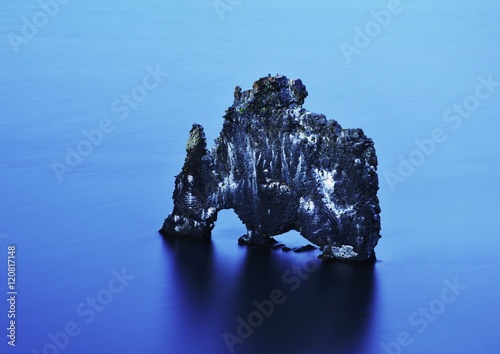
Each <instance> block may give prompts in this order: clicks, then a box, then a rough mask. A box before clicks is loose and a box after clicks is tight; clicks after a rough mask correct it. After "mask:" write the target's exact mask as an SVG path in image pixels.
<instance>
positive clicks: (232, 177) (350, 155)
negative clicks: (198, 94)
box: [160, 75, 380, 262]
mask: <svg viewBox="0 0 500 354" xmlns="http://www.w3.org/2000/svg"><path fill="white" fill-rule="evenodd" d="M307 95H308V93H307V90H306V87H305V86H304V84H303V83H302V81H301V80H299V79H297V80H290V79H288V78H287V77H285V76H280V75H278V76H274V77H272V76H267V77H263V78H261V79H259V80H257V81H256V82H255V83H254V84H253V89H251V90H247V91H243V90H242V89H241V88H240V87H239V86H237V87H236V88H235V91H234V102H233V105H232V106H231V107H229V109H228V110H227V111H226V114H225V115H224V121H223V126H222V130H221V132H220V135H219V137H218V138H217V139H216V140H215V145H214V146H213V147H212V148H211V149H210V150H208V149H207V143H206V139H205V133H204V131H203V127H202V126H201V125H199V124H193V128H192V129H191V131H190V136H189V139H188V142H187V146H186V152H187V156H186V160H185V162H184V166H183V168H182V171H181V172H180V173H179V174H178V175H177V176H176V178H175V190H174V193H173V199H174V208H173V211H172V212H171V213H170V215H169V216H168V217H167V219H166V220H165V222H164V224H163V227H162V228H161V230H160V233H161V234H163V235H165V236H166V237H170V236H178V237H189V238H196V239H208V238H210V237H211V232H212V229H213V227H214V225H215V221H216V220H217V213H218V212H219V211H220V210H222V209H233V210H234V212H235V213H236V215H238V217H239V218H240V220H241V221H242V222H243V224H244V225H245V226H246V228H247V233H246V234H245V235H243V236H241V237H240V238H239V240H238V241H239V243H240V244H246V245H252V246H262V247H269V246H272V245H273V244H274V243H275V242H276V241H275V240H274V239H273V238H272V237H273V236H276V235H279V234H282V233H285V232H288V231H290V230H296V231H298V232H299V233H300V234H301V235H302V236H303V237H304V238H306V239H307V240H309V241H310V242H311V243H313V244H315V245H317V246H319V247H320V249H321V251H322V255H321V256H320V257H322V258H323V259H337V260H344V261H354V262H373V261H374V260H375V250H374V249H375V246H376V245H377V242H378V239H379V238H380V207H379V200H378V198H377V191H378V176H377V156H376V154H375V148H374V145H373V141H372V140H371V139H370V138H368V137H367V136H366V135H365V134H364V132H363V130H361V129H343V128H342V127H341V126H340V124H339V123H338V122H337V121H335V120H333V119H327V118H326V117H325V116H324V115H322V114H317V113H312V112H310V111H308V110H307V109H305V108H303V107H302V105H303V104H304V100H305V98H306V97H307Z"/></svg>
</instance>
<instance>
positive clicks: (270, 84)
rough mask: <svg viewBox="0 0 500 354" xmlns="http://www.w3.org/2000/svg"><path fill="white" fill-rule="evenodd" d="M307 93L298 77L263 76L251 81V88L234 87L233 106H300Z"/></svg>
mask: <svg viewBox="0 0 500 354" xmlns="http://www.w3.org/2000/svg"><path fill="white" fill-rule="evenodd" d="M307 95H308V93H307V90H306V87H305V85H304V84H303V83H302V81H301V80H300V79H297V80H293V79H288V78H287V77H286V76H282V75H277V76H265V77H262V78H260V79H259V80H257V81H255V82H254V83H253V88H252V89H251V90H247V91H242V89H241V87H240V86H236V88H235V89H234V103H233V107H238V106H247V105H250V104H253V105H254V106H256V107H257V108H258V107H273V106H274V107H279V108H294V107H297V106H302V105H303V104H304V100H305V98H306V97H307Z"/></svg>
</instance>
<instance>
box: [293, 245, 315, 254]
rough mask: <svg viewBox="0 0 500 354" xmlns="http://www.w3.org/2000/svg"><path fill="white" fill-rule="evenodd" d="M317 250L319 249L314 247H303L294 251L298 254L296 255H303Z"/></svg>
mask: <svg viewBox="0 0 500 354" xmlns="http://www.w3.org/2000/svg"><path fill="white" fill-rule="evenodd" d="M315 249H317V248H316V247H314V246H313V245H305V246H302V247H297V248H294V249H293V251H294V252H296V253H301V252H309V251H314V250H315Z"/></svg>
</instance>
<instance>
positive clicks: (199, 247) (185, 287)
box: [165, 238, 376, 354]
mask: <svg viewBox="0 0 500 354" xmlns="http://www.w3.org/2000/svg"><path fill="white" fill-rule="evenodd" d="M213 242H216V241H213ZM213 242H212V241H208V242H198V241H193V240H183V239H175V238H165V246H166V254H167V262H169V265H170V266H172V265H173V273H174V274H175V278H174V279H172V284H173V286H175V289H174V288H169V290H168V291H173V292H175V294H176V296H177V298H178V299H179V306H180V308H179V312H177V314H176V315H177V316H178V317H179V318H177V319H176V321H175V323H176V325H177V326H178V327H177V328H176V329H175V330H177V331H179V333H181V334H182V335H179V336H178V337H177V338H178V342H177V343H169V346H170V345H171V347H172V348H182V349H183V353H195V352H198V353H199V352H200V351H203V352H205V353H230V349H233V350H234V353H242V354H246V353H271V352H277V353H292V354H293V353H311V352H313V353H332V352H339V353H362V352H366V350H365V349H366V348H367V346H369V345H370V344H369V343H370V336H371V323H373V320H374V313H373V312H374V311H373V309H374V298H375V291H376V282H375V276H374V267H368V266H359V265H351V264H344V263H322V262H320V261H318V260H317V259H316V257H315V256H314V255H312V254H296V253H281V252H279V251H272V250H255V249H250V248H248V249H245V252H243V253H242V254H243V257H244V259H243V262H242V263H237V264H232V262H234V258H230V257H228V258H227V260H226V259H217V257H222V255H217V256H215V253H214V252H213V248H214V244H213ZM235 249H236V250H237V249H238V247H237V246H235ZM238 251H240V253H241V249H240V250H238ZM225 256H227V255H225ZM235 267H237V268H236V271H235ZM273 291H274V295H276V294H280V297H279V301H276V302H277V303H272V300H273V299H274V300H276V297H273V295H272V294H273ZM256 302H257V303H258V304H261V305H263V306H264V307H263V308H265V310H264V311H262V310H261V309H262V308H261V309H260V310H259V307H258V306H259V305H256ZM270 304H272V305H270ZM266 311H267V312H266ZM263 312H266V313H263ZM165 315H166V316H167V315H168V314H165ZM238 318H240V319H238ZM242 322H244V323H245V324H243V325H242ZM249 333H250V334H249ZM190 335H192V337H190ZM224 336H225V337H224ZM187 338H189V340H186V339H187ZM180 341H182V342H180Z"/></svg>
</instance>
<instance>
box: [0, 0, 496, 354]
mask: <svg viewBox="0 0 500 354" xmlns="http://www.w3.org/2000/svg"><path fill="white" fill-rule="evenodd" d="M223 2H224V3H226V4H231V3H232V4H233V5H227V6H229V7H230V8H231V9H232V11H227V12H225V13H224V14H223V18H222V19H221V17H220V16H219V14H218V13H217V11H216V10H215V8H214V6H213V3H212V1H208V0H204V1H176V2H170V3H168V4H165V3H164V2H161V1H150V2H147V3H141V4H140V5H139V4H138V3H136V2H133V1H113V0H112V1H107V2H106V3H102V2H98V1H86V2H81V1H71V2H68V3H67V4H64V5H60V6H59V9H58V10H57V11H55V10H54V9H53V10H52V11H54V12H57V13H56V14H55V15H54V16H53V17H48V16H46V19H47V21H46V22H47V23H46V24H44V23H43V21H44V17H43V14H42V15H40V13H39V12H40V11H41V10H40V6H39V4H38V3H37V2H36V1H27V0H23V1H17V2H15V3H4V4H2V5H0V13H1V14H2V21H0V34H1V42H0V53H1V54H0V68H1V69H0V73H1V74H0V112H1V120H0V166H1V169H0V186H1V188H0V202H1V204H0V264H4V266H2V267H0V272H1V273H2V274H4V275H2V276H0V279H1V280H0V281H1V282H2V283H3V285H0V289H2V290H1V294H2V295H1V297H5V298H6V299H7V298H8V295H7V247H8V245H16V262H17V277H16V279H17V283H16V286H17V291H18V294H17V303H16V305H17V307H16V343H15V344H16V346H15V347H12V346H10V345H8V344H7V342H8V339H7V337H6V335H7V331H6V330H2V335H1V336H0V348H1V352H2V353H23V354H24V353H29V354H36V353H40V354H49V353H50V354H53V353H72V354H87V353H94V354H109V353H176V354H177V353H181V354H185V353H186V354H189V353H217V354H218V353H229V352H230V350H229V349H230V348H232V349H233V350H234V352H235V353H321V354H322V353H377V354H379V353H399V352H401V353H497V352H498V350H500V341H499V340H498V336H497V328H498V325H499V324H500V323H499V320H498V311H499V309H500V306H499V305H500V303H499V302H500V300H499V299H498V292H499V291H500V287H499V286H498V284H497V283H498V282H497V278H498V274H499V271H500V261H499V257H498V254H499V252H498V249H499V247H500V237H499V236H500V235H499V231H498V227H497V222H496V221H497V218H498V202H497V198H498V196H499V192H500V187H499V185H498V182H497V181H498V179H499V177H500V168H499V167H498V166H499V164H500V151H499V149H498V141H497V140H498V139H497V134H498V133H500V123H499V115H498V114H499V108H500V90H499V89H500V87H498V86H495V83H496V82H498V81H500V67H499V64H498V63H499V62H500V60H499V59H500V49H499V46H498V45H499V38H500V26H499V24H498V17H499V15H500V4H498V2H496V1H494V0H485V1H482V2H480V3H478V2H473V1H465V0H464V1H441V2H438V3H436V2H433V1H429V0H421V1H410V0H407V1H403V0H402V1H401V2H400V3H399V6H398V7H397V11H395V12H398V13H395V14H392V15H391V19H390V20H388V21H389V23H388V24H387V23H386V26H385V27H383V26H381V25H378V29H377V27H376V25H373V24H371V25H370V22H371V21H374V15H373V13H371V12H372V11H376V12H377V13H380V11H381V10H383V9H387V7H388V2H386V1H374V0H370V1H363V2H362V3H355V4H351V2H348V1H342V2H341V1H334V2H331V3H329V4H326V2H324V1H319V0H313V1H308V2H305V1H296V0H291V1H286V2H285V1H283V2H279V3H271V2H269V1H262V0H254V1H241V2H238V1H232V2H229V1H223ZM384 13H386V12H384ZM37 14H38V15H37ZM37 16H38V17H37ZM40 16H41V17H40ZM34 17H35V19H34ZM23 18H26V19H27V21H30V22H33V21H38V23H39V24H44V25H43V26H40V27H42V28H39V29H38V32H37V33H36V34H34V35H32V36H31V37H32V38H29V39H24V40H23V41H22V42H18V43H17V44H15V43H16V42H12V41H13V39H12V38H17V39H18V40H19V38H18V37H12V35H10V33H15V34H16V35H17V36H22V27H23V23H24V22H23ZM386 20H387V17H386ZM40 21H42V22H40ZM366 26H368V28H369V29H370V26H372V28H371V30H372V32H371V34H374V33H375V35H373V38H370V37H367V38H369V40H368V41H367V40H366V38H365V42H364V45H363V48H358V49H357V52H356V53H354V54H351V55H350V56H349V58H347V57H346V56H345V55H344V54H343V52H342V49H341V45H342V43H346V44H349V45H353V43H354V41H355V36H356V35H357V33H358V32H357V30H356V27H359V28H360V30H362V31H365V29H366ZM373 26H375V27H373ZM373 31H375V32H373ZM28 34H29V33H28ZM9 36H10V37H9ZM23 38H24V37H23ZM358 40H359V39H358ZM367 42H368V43H367ZM13 43H14V44H13ZM16 50H17V53H16ZM348 59H349V60H350V62H348ZM155 70H156V71H157V72H160V73H161V75H160V76H159V77H157V79H158V80H157V81H152V79H151V77H149V78H148V79H147V80H148V81H147V83H148V84H149V87H151V85H153V84H155V83H156V85H153V86H155V88H153V89H151V90H145V89H141V88H140V87H139V88H138V85H139V86H142V85H143V83H144V79H145V77H147V76H148V75H150V74H149V73H150V72H151V71H155ZM268 73H271V74H273V75H274V74H276V73H280V74H285V75H287V76H289V77H299V78H301V79H302V80H303V81H304V83H305V84H306V86H307V89H308V91H309V97H308V98H307V99H306V103H305V107H306V108H308V109H310V110H312V111H315V112H318V113H323V114H326V115H327V117H329V118H335V119H337V120H338V121H339V122H340V124H342V126H344V127H362V128H363V129H364V131H365V132H366V134H367V135H368V136H370V137H372V138H373V139H374V141H375V146H376V149H377V153H378V157H379V177H380V192H379V197H380V201H381V207H382V215H381V216H382V236H383V237H382V239H380V242H379V245H378V246H377V248H376V251H377V257H378V259H379V262H378V263H377V264H376V265H375V266H374V267H373V268H366V267H359V266H351V265H346V264H319V263H317V262H315V261H314V260H315V256H316V254H315V253H310V254H307V253H306V254H297V253H285V252H281V251H274V252H271V251H259V250H253V249H247V248H244V247H240V246H238V245H237V242H236V240H237V238H238V237H239V236H241V235H242V234H243V233H244V231H245V230H244V227H243V225H241V223H240V222H239V221H238V219H237V218H236V217H235V215H234V214H233V213H232V212H229V211H227V212H224V213H221V215H220V218H219V220H218V222H217V226H216V228H215V229H214V232H213V239H212V241H211V242H208V243H203V242H201V243H199V242H198V243H197V242H191V241H182V240H164V239H162V238H161V237H160V236H159V235H158V233H157V230H158V229H159V228H160V226H161V224H162V222H163V219H164V218H165V217H166V216H167V214H168V213H169V212H170V210H171V208H172V200H171V194H172V191H173V182H174V178H173V177H174V175H175V174H177V173H178V172H179V171H180V168H181V166H182V163H183V159H184V152H185V150H184V149H185V142H186V140H187V136H188V131H189V129H190V127H191V124H192V123H194V122H198V123H201V124H203V125H204V126H205V129H206V133H207V136H208V139H209V142H211V141H212V140H213V139H214V138H215V137H216V136H217V133H218V131H219V130H220V128H221V124H222V119H221V116H222V115H223V114H224V111H225V109H226V108H227V107H228V106H229V105H230V104H231V103H232V93H233V89H234V87H235V86H236V85H240V86H242V87H243V88H244V89H248V88H250V87H251V85H252V83H253V81H255V80H256V79H258V78H259V77H261V76H265V75H267V74H268ZM167 74H168V76H167ZM497 80H498V81H497ZM487 81H490V82H491V81H492V82H493V84H490V87H489V89H488V87H486V86H485V84H484V82H487ZM478 86H481V87H480V89H479V91H476V88H477V87H478ZM478 93H479V96H481V97H482V98H481V99H479V98H477V97H479V96H477V94H478ZM133 94H135V97H138V98H139V101H140V102H137V103H135V101H134V102H132V103H133V104H132V105H131V106H134V107H133V108H132V107H131V106H127V104H126V103H124V102H125V101H124V99H126V98H124V97H126V96H122V95H133ZM471 95H472V98H471V97H470V96H471ZM486 96H487V97H486ZM464 101H465V103H464ZM464 104H466V105H467V107H469V109H468V110H467V109H466V110H465V111H462V113H461V115H459V114H458V113H450V112H448V110H449V109H451V110H452V111H453V110H454V109H455V105H464ZM112 106H113V107H114V108H112ZM126 107H127V108H126ZM443 116H444V117H445V118H444V117H443ZM120 117H122V118H124V119H120ZM101 124H107V127H108V129H109V130H108V131H109V133H104V134H103V135H102V137H99V136H98V135H94V139H97V140H95V141H96V142H98V143H96V144H95V146H94V145H88V143H85V140H87V139H88V138H86V137H85V135H84V134H83V133H82V131H83V130H86V131H88V132H92V131H95V129H97V128H99V127H100V125H101ZM436 129H437V133H436V134H437V135H436V136H437V137H438V138H437V139H435V140H436V141H439V142H436V141H435V142H434V143H429V141H430V140H429V139H432V137H433V131H436ZM111 130H112V131H111ZM415 140H418V141H419V142H420V145H422V144H423V146H424V148H421V149H423V150H425V149H427V150H426V151H423V152H422V150H419V147H418V145H417V144H416V143H415ZM425 144H427V145H425ZM89 146H90V147H89ZM78 147H80V149H85V148H87V150H81V151H84V152H85V155H87V156H83V157H82V159H81V161H76V162H75V160H73V163H74V166H73V167H71V170H72V171H71V172H69V168H70V167H68V170H65V171H64V173H62V175H61V174H60V175H59V178H58V176H57V174H56V172H55V171H54V168H53V164H54V163H59V164H61V165H62V164H66V158H67V155H68V151H67V148H69V149H70V151H71V149H78ZM89 149H90V150H89ZM419 151H421V152H419ZM70 159H71V158H70ZM73 159H75V157H73ZM401 159H404V160H405V161H409V160H411V159H413V160H412V161H414V162H416V163H415V164H414V165H413V166H410V167H408V166H407V165H406V166H403V167H401V166H402V165H404V164H405V163H402V162H401V161H402V160H401ZM408 163H411V162H406V164H408ZM61 165H59V166H61ZM415 165H417V166H415ZM404 168H406V170H405V169H404ZM401 169H402V170H401ZM401 172H402V173H401ZM388 176H392V177H393V178H394V176H399V177H398V178H399V179H398V180H397V181H396V182H394V181H395V180H394V179H392V180H391V178H389V177H388ZM279 239H280V240H282V241H283V242H285V243H288V244H291V245H300V244H303V243H304V242H303V241H302V240H301V238H300V237H298V236H297V235H296V234H288V235H283V236H281V237H280V238H279ZM304 269H308V270H309V271H307V270H304ZM297 270H298V271H300V272H301V273H296V274H294V273H293V272H295V271H297ZM117 274H118V276H117ZM299 274H300V276H299ZM273 291H274V296H273V295H272V294H273ZM276 294H278V295H280V296H277V297H276V296H275V295H276ZM93 298H95V300H92V299H93ZM273 299H274V300H276V302H275V303H274V304H273V307H274V308H273V309H272V311H270V310H269V309H270V307H269V306H268V310H269V311H270V312H272V313H270V314H268V315H269V316H264V315H262V314H260V315H259V314H256V315H255V311H256V305H255V304H254V301H257V302H258V303H260V304H262V303H263V304H268V305H269V301H272V300H273ZM92 301H94V302H92ZM0 303H1V304H2V305H1V306H0V324H1V326H0V327H1V328H7V327H8V326H9V324H8V318H7V314H8V303H7V301H1V302H0ZM278 303H279V304H278ZM252 313H253V314H254V315H253V319H252ZM249 316H250V317H251V319H250V320H253V321H254V324H256V326H254V327H255V328H253V326H251V327H250V328H247V330H246V332H245V330H244V329H243V330H242V331H243V332H244V333H243V334H244V335H243V336H240V337H239V339H238V341H237V342H234V341H233V342H232V344H230V345H229V346H228V345H227V344H226V343H225V339H224V338H226V339H227V338H229V337H228V334H231V335H233V336H234V337H231V338H233V340H234V338H236V336H238V333H237V331H238V325H239V322H238V318H239V317H241V318H242V319H243V320H244V321H247V322H248V321H249V318H248V317H249ZM259 316H260V317H259ZM261 322H262V323H261ZM250 332H251V333H250ZM249 333H250V334H249ZM242 337H245V338H242ZM246 337H248V338H246ZM57 345H58V346H59V347H58V346H57Z"/></svg>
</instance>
